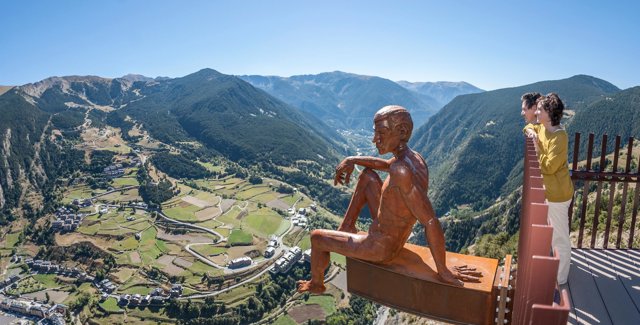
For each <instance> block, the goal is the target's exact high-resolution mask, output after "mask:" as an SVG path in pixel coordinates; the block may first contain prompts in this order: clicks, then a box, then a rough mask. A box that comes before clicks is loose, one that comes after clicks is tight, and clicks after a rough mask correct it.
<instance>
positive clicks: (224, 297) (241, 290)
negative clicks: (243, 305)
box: [216, 284, 256, 305]
mask: <svg viewBox="0 0 640 325" xmlns="http://www.w3.org/2000/svg"><path fill="white" fill-rule="evenodd" d="M255 294H256V291H255V288H254V285H253V284H248V285H243V286H240V287H238V288H235V289H232V290H230V291H227V292H224V293H221V294H219V295H217V296H216V300H217V301H221V302H224V303H225V304H227V305H230V304H233V303H234V302H238V301H240V300H244V299H245V298H248V297H250V296H253V295H255Z"/></svg>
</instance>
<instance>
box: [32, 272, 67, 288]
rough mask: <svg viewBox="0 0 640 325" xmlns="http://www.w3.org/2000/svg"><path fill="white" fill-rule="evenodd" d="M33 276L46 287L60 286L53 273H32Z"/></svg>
mask: <svg viewBox="0 0 640 325" xmlns="http://www.w3.org/2000/svg"><path fill="white" fill-rule="evenodd" d="M33 278H34V279H35V280H36V281H38V282H40V283H42V285H44V286H45V287H47V288H57V287H59V286H60V285H59V284H58V283H57V282H56V275H55V274H34V275H33Z"/></svg>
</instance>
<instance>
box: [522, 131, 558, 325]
mask: <svg viewBox="0 0 640 325" xmlns="http://www.w3.org/2000/svg"><path fill="white" fill-rule="evenodd" d="M524 152H525V154H524V179H523V187H522V213H521V214H520V238H519V241H518V261H517V265H518V266H517V276H516V288H515V289H516V290H515V293H514V305H513V306H514V310H513V316H512V322H513V324H527V325H528V324H549V325H554V324H558V325H559V324H566V323H567V320H568V317H569V309H570V303H569V295H568V293H567V291H566V289H563V290H562V292H560V303H554V291H555V290H556V288H557V282H556V281H557V280H556V276H557V274H558V264H559V258H558V255H557V252H556V251H555V250H554V251H553V254H551V236H552V233H553V227H552V226H551V225H550V224H549V222H548V219H547V212H548V205H547V201H546V198H545V194H544V184H543V183H542V175H541V174H540V164H539V162H538V159H537V158H538V156H537V153H536V151H535V146H534V144H533V140H532V139H530V138H526V140H525V150H524Z"/></svg>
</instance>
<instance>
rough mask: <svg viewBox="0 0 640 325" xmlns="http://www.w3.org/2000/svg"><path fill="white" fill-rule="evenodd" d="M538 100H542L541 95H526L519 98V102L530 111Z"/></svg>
mask: <svg viewBox="0 0 640 325" xmlns="http://www.w3.org/2000/svg"><path fill="white" fill-rule="evenodd" d="M540 98H542V94H541V93H526V94H524V95H522V97H520V100H522V101H523V102H524V104H525V107H526V108H527V109H530V108H531V106H533V105H535V104H536V103H537V102H538V100H539V99H540Z"/></svg>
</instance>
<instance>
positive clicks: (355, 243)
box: [298, 229, 393, 293]
mask: <svg viewBox="0 0 640 325" xmlns="http://www.w3.org/2000/svg"><path fill="white" fill-rule="evenodd" d="M391 248H392V247H391V246H390V245H388V240H384V239H380V238H377V239H376V238H373V237H370V235H369V234H351V233H346V232H342V231H333V230H326V229H317V230H314V231H312V232H311V281H298V291H299V292H304V291H310V292H313V293H322V292H324V290H325V287H324V271H325V270H326V269H327V267H328V266H329V263H330V258H331V255H330V253H331V252H334V253H338V254H341V255H344V256H347V257H353V258H357V259H362V260H367V261H372V262H382V261H385V260H388V259H389V258H390V254H392V253H393V250H392V249H391Z"/></svg>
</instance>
